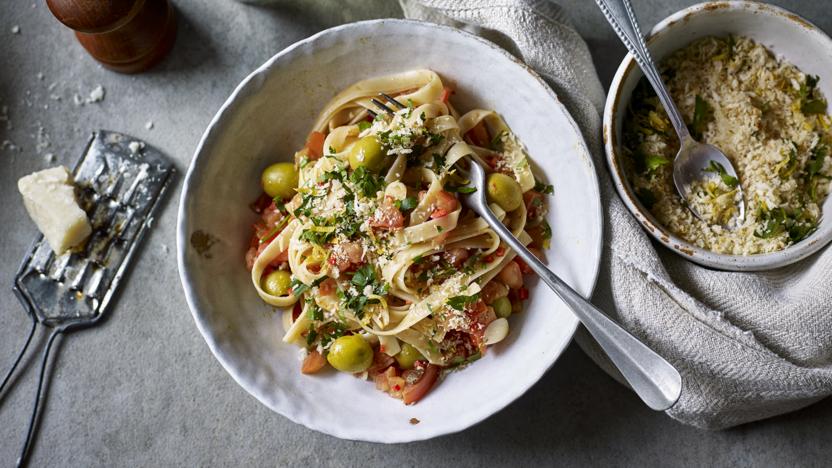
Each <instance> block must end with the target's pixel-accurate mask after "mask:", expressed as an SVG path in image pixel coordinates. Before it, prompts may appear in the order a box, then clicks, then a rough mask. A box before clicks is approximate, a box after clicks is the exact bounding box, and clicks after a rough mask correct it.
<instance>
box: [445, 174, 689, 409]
mask: <svg viewBox="0 0 832 468" xmlns="http://www.w3.org/2000/svg"><path fill="white" fill-rule="evenodd" d="M469 159H470V158H469ZM466 175H467V177H468V178H469V179H470V184H471V185H472V186H473V187H475V188H476V189H477V190H476V191H475V192H473V193H471V194H467V195H461V197H460V198H461V199H462V203H463V204H464V205H465V206H467V207H468V208H470V209H471V210H473V211H474V212H475V213H477V214H478V215H479V216H480V217H482V219H484V220H485V222H486V223H488V225H489V226H491V229H493V230H494V232H496V233H497V235H498V236H500V239H502V240H503V241H504V242H505V243H506V244H508V245H509V247H511V248H512V250H514V252H516V253H517V256H518V257H520V258H521V259H523V261H524V262H526V264H528V265H529V267H531V269H532V270H534V272H535V273H537V275H538V276H540V278H541V279H542V280H543V282H544V283H546V284H547V285H549V287H550V288H552V291H554V292H555V293H556V294H557V295H558V296H559V297H560V298H561V299H562V300H563V302H565V303H566V305H567V306H569V308H570V309H571V310H572V312H574V313H575V315H576V316H577V317H578V319H579V320H580V321H581V323H583V324H584V326H585V327H586V329H587V330H589V333H591V334H592V336H593V337H594V338H595V340H596V341H598V344H599V345H601V348H603V349H604V352H606V353H607V356H609V358H610V360H612V362H613V363H614V364H615V366H616V367H618V370H619V371H621V374H622V375H623V376H624V378H625V379H626V380H627V382H628V383H629V384H630V386H631V387H632V388H633V390H634V391H635V392H636V394H638V396H639V397H640V398H641V399H642V400H643V401H644V402H645V403H646V404H647V406H649V407H650V408H652V409H654V410H659V411H664V410H666V409H668V408H670V407H671V406H673V405H674V404H675V403H676V401H677V400H678V399H679V395H680V394H681V392H682V377H681V376H680V375H679V372H678V371H676V369H675V368H673V366H672V365H670V363H668V362H667V361H665V360H664V358H662V357H661V356H659V355H658V354H656V353H655V352H654V351H653V350H651V349H650V348H648V347H647V346H645V345H644V343H642V342H641V341H639V340H638V339H637V338H636V337H634V336H633V335H631V334H630V333H629V332H627V331H626V330H624V329H623V328H621V326H620V325H618V324H617V323H615V322H614V321H612V320H611V319H610V318H609V317H607V315H606V314H605V313H603V312H602V311H601V310H600V309H598V308H597V307H595V306H594V305H592V303H591V302H589V301H588V300H586V299H584V298H583V296H581V295H580V294H578V293H577V292H576V291H575V290H574V289H572V288H571V287H570V286H569V285H568V284H566V283H565V282H564V281H563V280H562V279H560V278H559V277H558V276H557V275H556V274H555V273H553V272H552V270H550V269H549V268H548V267H546V265H544V264H543V262H541V261H540V260H538V258H537V257H535V256H534V254H532V253H531V252H529V250H528V249H527V248H526V246H524V245H523V243H521V242H520V241H519V240H517V238H516V237H514V235H513V234H512V233H511V231H509V230H508V228H507V227H505V226H504V225H503V223H502V222H500V220H499V219H498V218H497V217H496V216H494V213H493V212H492V211H491V208H489V207H488V202H487V201H486V190H487V189H486V182H485V171H484V170H483V169H482V166H480V165H479V164H478V163H477V162H475V161H470V170H469V173H468V174H466Z"/></svg>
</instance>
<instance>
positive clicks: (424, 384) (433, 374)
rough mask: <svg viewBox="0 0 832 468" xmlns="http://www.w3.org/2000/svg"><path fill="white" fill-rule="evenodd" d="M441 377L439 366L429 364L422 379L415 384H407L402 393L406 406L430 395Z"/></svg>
mask: <svg viewBox="0 0 832 468" xmlns="http://www.w3.org/2000/svg"><path fill="white" fill-rule="evenodd" d="M438 377H439V366H436V365H434V364H428V365H427V367H425V369H424V373H423V374H422V377H421V378H420V379H419V380H417V381H416V382H415V383H413V384H411V383H406V384H405V386H404V391H403V392H402V400H404V403H405V404H406V405H410V404H413V403H416V402H417V401H419V400H421V399H422V398H424V396H425V395H427V394H428V392H429V391H430V389H431V388H433V384H435V383H436V379H437V378H438ZM405 380H406V379H405Z"/></svg>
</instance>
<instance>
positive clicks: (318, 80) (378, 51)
mask: <svg viewBox="0 0 832 468" xmlns="http://www.w3.org/2000/svg"><path fill="white" fill-rule="evenodd" d="M422 67H424V68H430V69H433V70H434V71H436V72H437V73H439V75H440V76H441V77H442V79H443V81H444V82H446V83H448V84H450V85H451V86H453V87H454V88H455V91H456V94H455V95H454V98H453V99H454V104H455V105H456V106H457V108H459V109H472V108H475V107H480V108H485V109H495V110H496V111H497V112H499V113H500V114H502V115H503V117H504V118H505V120H506V122H507V123H508V125H509V126H510V127H511V128H512V129H513V130H514V132H515V133H517V135H518V137H519V138H520V139H521V140H522V141H523V142H524V143H525V144H526V146H527V147H528V149H529V152H530V154H531V155H532V160H533V163H534V164H535V165H536V166H537V167H536V169H537V172H538V174H539V175H540V176H542V177H543V178H544V179H545V180H547V182H548V183H551V184H553V185H554V187H555V194H554V196H552V197H549V207H550V213H549V215H548V221H549V223H550V224H551V226H552V234H553V238H552V248H551V249H550V250H549V254H548V259H549V264H550V266H551V268H552V269H553V270H554V271H555V272H556V273H557V274H559V275H561V277H562V278H564V279H565V280H566V281H567V282H569V283H570V284H571V285H572V286H573V287H574V288H575V289H576V290H577V291H578V292H580V293H581V294H583V295H585V296H588V295H589V294H590V293H591V291H592V288H593V286H594V284H595V279H596V278H597V275H598V266H599V261H600V256H601V245H602V218H601V202H600V197H599V191H598V183H597V179H596V176H595V171H594V169H593V165H592V160H591V158H590V156H589V152H588V150H587V148H586V145H585V143H584V141H583V139H582V137H581V133H580V131H579V130H578V127H577V126H576V125H575V122H574V121H573V120H572V118H571V117H570V116H569V114H568V113H567V111H566V109H565V108H564V106H563V104H561V102H560V101H558V99H557V97H556V96H555V94H554V93H553V92H552V91H551V89H550V88H549V87H548V86H546V84H545V83H544V82H543V81H542V80H541V79H540V77H539V76H538V75H536V74H534V73H533V72H531V71H530V70H528V69H527V68H526V67H525V66H524V65H523V64H522V63H520V62H519V61H517V60H516V59H515V58H514V57H512V56H511V55H509V54H508V53H506V52H505V51H503V50H502V49H500V48H498V47H497V46H495V45H493V44H492V43H490V42H487V41H485V40H483V39H480V38H477V37H476V36H473V35H471V34H468V33H465V32H463V31H460V30H458V29H452V28H447V27H442V26H437V25H432V24H428V23H420V22H415V21H404V20H377V21H367V22H361V23H354V24H349V25H345V26H339V27H337V28H333V29H330V30H327V31H324V32H322V33H319V34H317V35H315V36H312V37H310V38H309V39H306V40H303V41H301V42H299V43H297V44H295V45H292V46H290V47H289V48H287V49H285V50H283V51H282V52H280V53H278V54H277V55H275V56H274V57H273V58H272V59H270V60H269V61H268V62H266V63H265V64H264V65H263V66H261V67H260V68H258V69H257V70H255V71H254V72H252V74H251V75H249V76H248V77H247V78H246V79H245V80H243V82H242V83H241V84H240V85H239V86H238V87H237V89H236V90H235V91H234V93H233V94H232V95H231V97H229V98H228V100H227V101H226V102H225V104H223V106H222V108H221V109H220V110H219V112H218V113H217V115H216V116H215V117H214V118H213V120H212V121H211V123H210V124H209V126H208V129H207V130H206V131H205V134H204V135H203V137H202V140H201V141H200V143H199V146H198V148H197V150H196V154H195V156H194V159H193V162H192V163H191V167H190V169H189V170H188V175H187V178H186V179H185V184H184V187H183V190H182V199H181V202H180V207H179V224H178V227H177V249H178V261H179V271H180V276H181V279H182V286H183V288H184V290H185V297H186V298H187V301H188V305H189V306H190V308H191V311H192V313H193V316H194V321H195V322H196V324H197V327H198V328H199V330H200V332H201V333H202V335H203V337H204V338H205V341H206V342H207V343H208V347H209V348H210V349H211V351H212V352H213V353H214V355H215V356H216V358H217V359H218V360H219V362H220V363H221V364H222V365H223V367H224V368H225V369H226V370H227V371H228V373H229V374H231V376H232V377H233V378H234V379H235V380H236V381H237V382H238V383H239V384H240V385H241V386H242V387H243V388H245V389H246V390H247V391H248V392H249V393H251V394H252V395H254V396H255V397H256V398H257V399H258V400H260V401H261V402H262V403H263V404H265V405H266V406H268V407H269V408H271V409H273V410H274V411H276V412H278V413H280V414H282V415H284V416H286V417H287V418H289V419H291V420H292V421H295V422H298V423H301V424H304V425H305V426H307V427H309V428H312V429H315V430H318V431H321V432H324V433H327V434H331V435H334V436H337V437H341V438H346V439H357V440H367V441H374V442H408V441H413V440H421V439H427V438H430V437H434V436H437V435H441V434H447V433H450V432H455V431H459V430H462V429H465V428H467V427H469V426H471V425H472V424H475V423H477V422H478V421H481V420H483V419H484V418H486V417H488V416H490V415H491V414H493V413H495V412H497V411H499V410H500V409H502V408H503V407H505V406H506V405H508V404H509V403H510V402H511V401H513V400H514V399H515V398H517V397H519V396H520V395H522V394H523V393H524V392H525V391H526V390H527V389H528V388H529V387H531V386H532V385H533V384H534V383H535V382H537V380H538V379H540V377H541V376H542V375H543V374H544V373H545V372H546V370H547V369H548V368H549V367H550V366H551V365H552V364H553V363H554V362H555V360H556V359H557V358H558V356H560V354H561V352H562V351H563V349H564V348H565V347H566V345H567V344H569V342H570V340H571V339H572V335H573V333H574V331H575V328H576V326H577V323H578V322H577V319H576V318H575V317H574V315H573V314H572V313H571V312H570V311H569V309H568V308H567V307H566V306H565V305H564V304H563V303H562V302H561V301H560V300H559V299H558V298H557V296H555V294H554V293H553V292H552V291H550V290H549V289H548V288H546V286H545V285H543V284H538V285H534V284H532V285H530V290H531V295H530V298H529V299H530V300H529V301H528V302H527V303H526V310H525V311H523V313H520V314H517V315H516V316H514V317H512V318H511V321H510V323H511V328H512V330H511V334H510V335H509V337H508V338H507V339H506V340H505V341H503V342H501V343H499V344H498V345H496V346H494V348H493V349H491V348H489V351H488V353H487V354H486V355H485V356H484V357H483V358H482V359H481V360H479V361H477V362H476V363H474V364H473V365H471V366H468V367H467V368H465V369H462V370H460V371H458V372H453V373H451V374H449V375H448V376H447V378H446V379H445V380H443V381H442V382H440V383H439V384H438V385H437V386H436V388H435V389H434V390H433V391H432V392H431V393H430V394H429V395H428V396H427V397H426V398H424V399H423V400H421V401H420V402H419V403H418V404H416V405H413V406H405V405H404V404H403V403H402V402H401V401H400V400H395V399H393V398H390V397H389V396H387V395H385V394H384V393H382V392H379V391H378V390H376V389H375V386H374V385H373V383H372V382H367V381H363V380H360V379H357V378H355V377H353V376H351V375H348V374H345V373H340V372H335V371H327V372H322V373H320V374H316V375H314V376H309V375H303V374H301V373H300V361H299V359H298V351H299V350H298V347H297V346H294V345H287V344H284V343H282V342H281V337H282V335H283V327H282V325H281V320H280V314H278V313H275V311H274V310H273V309H272V308H271V307H269V306H267V305H266V304H265V303H264V302H263V301H262V300H261V299H260V298H259V297H258V296H257V294H256V293H255V291H254V288H253V286H252V285H251V279H250V273H249V272H248V271H247V270H246V267H245V262H244V260H243V259H244V256H245V252H246V249H247V248H248V245H249V238H250V236H251V224H252V223H253V222H254V221H256V219H257V216H256V215H255V214H254V213H252V212H251V210H250V209H249V208H248V205H249V204H250V203H251V202H252V201H254V200H255V199H256V198H257V197H258V196H259V195H260V192H261V188H260V184H259V180H260V173H261V171H262V170H263V168H264V167H266V166H268V165H269V164H272V163H274V162H276V161H280V160H283V161H290V160H291V157H292V154H293V153H294V151H295V150H296V149H297V148H299V147H301V146H303V142H304V139H305V137H306V135H307V134H308V132H309V130H310V128H311V126H312V124H313V122H314V120H315V117H316V116H317V114H318V113H319V112H320V110H321V109H322V108H323V106H324V105H325V104H326V103H327V101H329V100H330V99H331V98H332V97H333V96H334V95H335V94H337V93H338V92H339V91H340V90H342V89H344V88H345V87H347V86H348V85H350V84H352V83H354V82H356V81H358V80H361V79H365V78H370V77H374V76H381V75H386V74H390V73H395V72H401V71H405V70H410V69H415V68H422ZM486 70H487V72H485V71H486Z"/></svg>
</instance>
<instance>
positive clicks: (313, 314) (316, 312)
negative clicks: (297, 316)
mask: <svg viewBox="0 0 832 468" xmlns="http://www.w3.org/2000/svg"><path fill="white" fill-rule="evenodd" d="M306 316H307V317H309V320H314V321H317V322H320V321H321V320H323V319H324V310H323V309H321V308H320V307H318V304H315V303H314V302H312V303H311V305H310V306H309V308H308V309H307V310H306Z"/></svg>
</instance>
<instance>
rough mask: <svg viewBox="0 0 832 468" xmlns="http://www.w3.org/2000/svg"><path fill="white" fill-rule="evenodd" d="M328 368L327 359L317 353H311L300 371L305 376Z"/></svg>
mask: <svg viewBox="0 0 832 468" xmlns="http://www.w3.org/2000/svg"><path fill="white" fill-rule="evenodd" d="M324 366H326V359H324V357H323V355H321V353H319V352H317V351H310V352H309V354H307V355H306V358H304V360H303V365H302V366H301V367H300V371H301V372H303V373H304V374H314V373H316V372H318V371H319V370H321V369H323V368H324Z"/></svg>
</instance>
